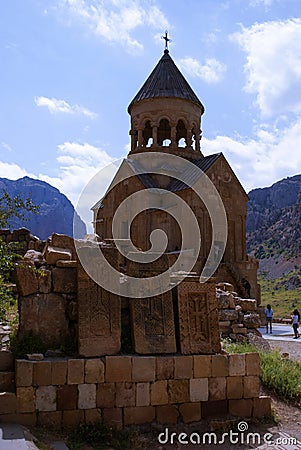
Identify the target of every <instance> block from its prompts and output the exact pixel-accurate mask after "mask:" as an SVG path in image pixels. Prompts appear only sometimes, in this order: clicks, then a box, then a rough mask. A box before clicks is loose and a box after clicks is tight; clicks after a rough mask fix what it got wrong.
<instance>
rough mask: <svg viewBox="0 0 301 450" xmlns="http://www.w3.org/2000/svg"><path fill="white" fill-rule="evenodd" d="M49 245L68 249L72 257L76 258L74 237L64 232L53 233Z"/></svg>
mask: <svg viewBox="0 0 301 450" xmlns="http://www.w3.org/2000/svg"><path fill="white" fill-rule="evenodd" d="M51 245H52V246H53V247H58V248H63V249H68V250H69V251H71V253H72V258H73V259H76V258H75V257H76V251H75V244H74V239H73V238H72V237H70V236H67V235H66V234H60V233H53V234H52V236H51Z"/></svg>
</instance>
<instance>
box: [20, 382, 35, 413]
mask: <svg viewBox="0 0 301 450" xmlns="http://www.w3.org/2000/svg"><path fill="white" fill-rule="evenodd" d="M16 396H17V411H18V412H19V413H32V412H35V410H36V404H35V390H34V388H33V387H31V386H30V387H18V388H17V389H16Z"/></svg>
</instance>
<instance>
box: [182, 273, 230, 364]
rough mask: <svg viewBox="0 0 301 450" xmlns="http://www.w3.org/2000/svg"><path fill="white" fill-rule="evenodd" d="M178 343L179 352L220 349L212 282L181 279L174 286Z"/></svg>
mask: <svg viewBox="0 0 301 450" xmlns="http://www.w3.org/2000/svg"><path fill="white" fill-rule="evenodd" d="M177 295H178V311H179V328H180V347H181V352H182V353H183V354H186V355H187V354H192V353H219V352H220V351H221V345H220V333H219V323H218V309H217V300H216V292H215V284H214V283H210V282H207V283H200V282H199V281H183V282H182V283H180V284H179V285H178V286H177Z"/></svg>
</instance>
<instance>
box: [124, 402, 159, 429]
mask: <svg viewBox="0 0 301 450" xmlns="http://www.w3.org/2000/svg"><path fill="white" fill-rule="evenodd" d="M154 419H155V408H154V407H153V406H136V407H132V408H124V425H131V424H137V425H138V424H142V423H149V422H153V421H154Z"/></svg>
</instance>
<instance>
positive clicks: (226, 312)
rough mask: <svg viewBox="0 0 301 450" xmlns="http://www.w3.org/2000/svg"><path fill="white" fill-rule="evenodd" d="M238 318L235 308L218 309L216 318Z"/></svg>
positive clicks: (230, 319)
mask: <svg viewBox="0 0 301 450" xmlns="http://www.w3.org/2000/svg"><path fill="white" fill-rule="evenodd" d="M237 319H238V312H237V311H236V310H235V309H220V310H219V312H218V320H220V321H232V320H237Z"/></svg>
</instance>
